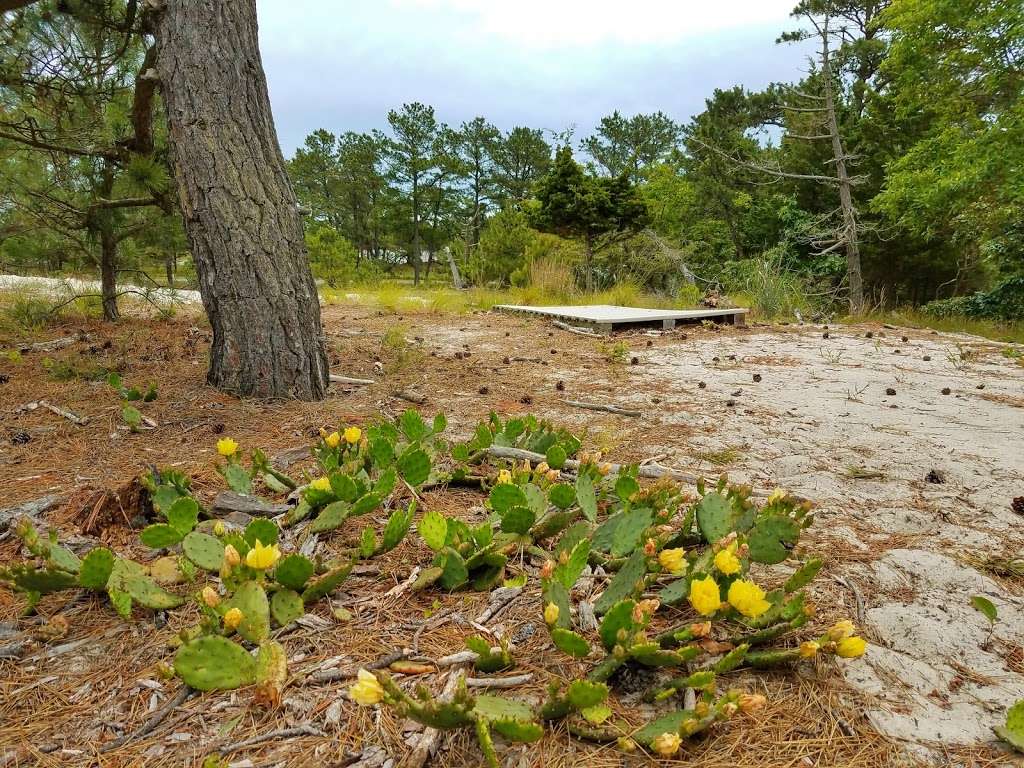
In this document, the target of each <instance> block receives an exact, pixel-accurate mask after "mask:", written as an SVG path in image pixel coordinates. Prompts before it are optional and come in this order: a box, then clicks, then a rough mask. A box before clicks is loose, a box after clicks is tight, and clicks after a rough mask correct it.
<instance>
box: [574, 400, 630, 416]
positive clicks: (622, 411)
mask: <svg viewBox="0 0 1024 768" xmlns="http://www.w3.org/2000/svg"><path fill="white" fill-rule="evenodd" d="M562 402H563V403H565V404H566V405H571V406H572V407H573V408H585V409H586V410H588V411H604V412H605V413H614V414H615V415H616V416H641V415H643V414H642V413H641V412H640V411H634V410H632V409H630V408H620V407H619V406H617V405H605V404H604V403H584V402H581V401H579V400H563V401H562Z"/></svg>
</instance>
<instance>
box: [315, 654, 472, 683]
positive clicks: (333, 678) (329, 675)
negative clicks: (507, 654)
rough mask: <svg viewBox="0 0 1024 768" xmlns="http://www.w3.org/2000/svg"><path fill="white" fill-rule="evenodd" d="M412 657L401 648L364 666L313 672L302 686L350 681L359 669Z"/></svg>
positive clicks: (388, 664)
mask: <svg viewBox="0 0 1024 768" xmlns="http://www.w3.org/2000/svg"><path fill="white" fill-rule="evenodd" d="M411 655H412V649H411V648H402V649H400V650H397V651H392V652H391V653H388V654H385V655H384V656H381V657H380V658H379V659H377V660H376V661H369V662H367V663H365V664H357V665H354V666H351V667H346V668H345V669H322V670H320V671H319V672H314V673H313V674H311V675H309V676H308V677H307V678H306V679H305V680H303V682H302V684H303V685H319V684H322V683H336V682H338V681H339V680H350V679H352V678H353V677H355V676H356V675H357V674H359V670H360V669H367V670H373V669H384V667H390V666H391V665H392V664H394V663H395V662H396V661H402V660H403V659H407V658H409V656H411ZM473 658H474V659H475V658H476V654H473Z"/></svg>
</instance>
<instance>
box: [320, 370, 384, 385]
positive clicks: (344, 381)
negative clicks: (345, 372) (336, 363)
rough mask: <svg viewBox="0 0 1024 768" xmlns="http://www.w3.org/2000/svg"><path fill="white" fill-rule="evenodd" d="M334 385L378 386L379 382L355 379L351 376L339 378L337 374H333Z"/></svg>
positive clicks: (332, 381)
mask: <svg viewBox="0 0 1024 768" xmlns="http://www.w3.org/2000/svg"><path fill="white" fill-rule="evenodd" d="M331 383H332V384H376V383H377V382H376V381H374V380H373V379H354V378H352V377H351V376H339V375H338V374H336V373H332V374H331Z"/></svg>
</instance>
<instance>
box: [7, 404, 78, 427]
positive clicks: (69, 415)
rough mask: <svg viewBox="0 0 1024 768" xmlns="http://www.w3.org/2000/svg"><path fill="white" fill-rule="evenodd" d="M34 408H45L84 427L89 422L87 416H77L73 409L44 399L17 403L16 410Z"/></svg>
mask: <svg viewBox="0 0 1024 768" xmlns="http://www.w3.org/2000/svg"><path fill="white" fill-rule="evenodd" d="M36 408H46V409H47V410H49V411H53V412H54V413H55V414H57V415H58V416H63V417H64V418H65V419H67V420H68V421H70V422H72V423H74V424H77V425H78V426H80V427H84V426H85V425H86V424H88V423H89V417H88V416H79V415H78V414H77V413H75V412H74V411H69V410H68V409H67V408H61V407H60V406H57V405H54V404H53V403H50V402H47V401H46V400H33V401H32V402H31V403H25V404H24V405H19V406H18V407H17V409H16V410H17V411H18V412H19V413H24V412H25V411H34V410H35V409H36Z"/></svg>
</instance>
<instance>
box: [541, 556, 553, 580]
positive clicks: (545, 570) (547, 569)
mask: <svg viewBox="0 0 1024 768" xmlns="http://www.w3.org/2000/svg"><path fill="white" fill-rule="evenodd" d="M554 572H555V561H554V560H545V561H544V565H542V566H541V567H540V577H541V578H542V579H550V578H551V575H552V574H553V573H554Z"/></svg>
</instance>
